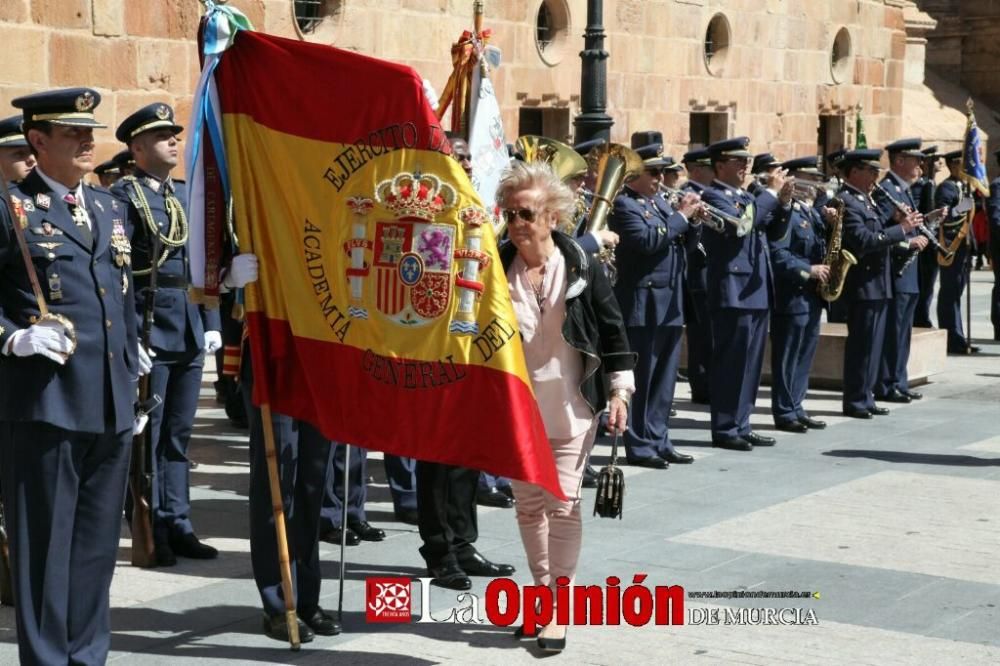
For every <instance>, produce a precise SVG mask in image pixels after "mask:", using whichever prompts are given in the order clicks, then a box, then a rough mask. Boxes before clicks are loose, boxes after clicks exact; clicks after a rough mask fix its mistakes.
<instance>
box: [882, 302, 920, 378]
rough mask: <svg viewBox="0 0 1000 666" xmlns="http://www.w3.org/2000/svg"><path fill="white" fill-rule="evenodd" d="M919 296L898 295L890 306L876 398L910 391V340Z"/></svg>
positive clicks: (887, 311)
mask: <svg viewBox="0 0 1000 666" xmlns="http://www.w3.org/2000/svg"><path fill="white" fill-rule="evenodd" d="M917 296H918V294H896V295H895V296H893V298H892V300H891V301H890V302H889V307H888V308H887V309H886V318H885V322H886V323H885V342H884V344H883V345H882V362H881V364H880V368H879V379H878V382H877V383H876V384H875V395H876V396H884V395H887V394H888V393H891V392H892V391H894V390H895V391H908V390H910V384H909V382H908V381H907V376H906V364H907V362H908V361H909V360H910V339H911V338H912V337H913V313H914V311H915V310H916V308H917Z"/></svg>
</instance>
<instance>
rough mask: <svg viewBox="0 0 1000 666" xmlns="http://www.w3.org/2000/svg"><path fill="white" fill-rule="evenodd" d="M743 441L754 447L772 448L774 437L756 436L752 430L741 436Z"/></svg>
mask: <svg viewBox="0 0 1000 666" xmlns="http://www.w3.org/2000/svg"><path fill="white" fill-rule="evenodd" d="M743 439H745V440H747V441H748V442H750V443H751V444H753V445H754V446H774V443H775V439H774V437H765V436H764V435H758V434H757V433H755V432H753V431H752V430H751V431H750V432H748V433H747V434H745V435H743Z"/></svg>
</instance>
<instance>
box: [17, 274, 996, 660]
mask: <svg viewBox="0 0 1000 666" xmlns="http://www.w3.org/2000/svg"><path fill="white" fill-rule="evenodd" d="M988 279H989V276H988V274H987V273H986V272H978V273H976V274H975V275H974V297H973V306H974V312H973V314H974V325H975V333H976V335H975V337H976V338H977V344H980V345H982V347H983V352H984V353H983V354H980V355H978V356H975V357H968V358H967V357H949V359H948V361H947V366H946V370H945V372H943V373H941V374H939V375H936V376H934V377H933V381H932V383H930V384H928V385H926V386H924V387H922V388H921V390H922V391H923V392H924V394H925V398H924V399H923V400H921V401H919V402H915V403H913V404H910V405H903V406H896V407H894V408H893V410H892V414H891V415H890V416H888V417H880V418H877V419H875V420H874V421H868V422H857V421H852V420H850V419H845V418H843V417H841V416H840V396H839V394H838V393H835V392H830V391H815V392H812V393H811V394H810V396H809V401H808V407H809V410H810V412H811V413H812V414H813V415H814V416H816V417H818V418H823V419H826V420H827V421H828V422H829V423H830V427H829V428H827V429H826V430H825V431H819V432H812V433H810V434H808V435H790V434H785V433H777V435H776V436H777V438H778V445H777V446H776V447H774V448H773V449H757V450H755V451H753V452H752V453H738V452H729V451H720V450H718V449H712V448H711V447H710V445H709V436H708V429H707V421H708V414H707V408H704V407H701V406H698V405H692V404H691V403H690V402H689V401H688V399H687V398H688V394H687V392H686V391H687V387H686V385H685V386H682V387H679V388H680V390H679V395H678V402H677V407H678V410H679V414H678V417H677V418H676V419H675V420H674V430H673V437H674V438H675V441H676V443H678V444H679V445H680V446H681V447H682V450H683V451H685V452H688V453H691V454H692V455H694V456H695V457H696V461H695V463H694V464H693V465H690V466H680V465H676V466H672V467H671V468H670V469H669V470H667V471H654V470H647V469H637V468H628V467H626V468H625V474H626V476H627V483H628V494H627V498H626V500H627V501H626V508H625V517H624V520H622V521H617V520H614V521H612V520H601V519H597V518H591V517H589V516H588V517H587V518H586V523H585V526H584V550H583V555H582V558H581V564H580V570H579V574H578V579H577V582H578V583H581V584H602V583H603V582H604V581H605V579H606V578H607V577H608V576H618V577H620V578H621V579H622V581H623V582H622V588H623V589H624V588H625V587H627V586H628V585H629V584H631V582H632V578H633V576H634V575H635V574H637V573H645V574H648V578H647V579H646V584H647V585H681V586H683V587H684V588H685V589H686V591H687V594H688V597H687V599H686V613H685V616H686V620H687V624H685V625H683V626H646V627H642V628H635V627H631V626H628V625H627V624H624V623H623V624H621V625H620V626H604V627H572V628H571V629H570V631H569V635H568V639H569V644H568V648H567V649H566V651H565V652H564V653H563V655H562V660H564V661H567V662H570V663H584V664H617V663H687V662H701V663H719V662H725V663H728V662H732V663H746V664H776V663H796V664H834V663H835V664H847V663H864V664H868V663H870V664H880V665H883V664H896V663H900V664H902V663H906V664H913V663H928V664H931V663H934V664H941V663H959V662H964V663H983V664H985V663H1000V610H998V605H1000V563H998V560H1000V427H998V424H1000V343H995V342H993V341H992V340H991V339H990V337H991V336H990V335H989V334H990V333H992V330H991V327H990V324H989V309H988V303H987V293H988V288H989V283H988ZM769 398H770V394H769V391H768V389H767V387H764V388H763V389H762V390H761V393H760V397H759V401H758V405H757V408H756V410H755V412H754V416H753V421H754V424H755V427H758V428H759V429H760V430H761V431H763V432H765V434H775V433H769V432H768V430H769V429H770V427H771V425H772V424H771V420H770V415H769V409H768V405H769ZM195 433H196V434H195V439H194V441H193V443H192V458H193V459H194V460H196V461H198V463H199V466H198V468H197V469H196V470H194V471H193V472H192V486H193V487H192V499H193V504H194V519H195V525H196V526H197V529H198V532H199V534H200V536H202V537H203V538H206V539H207V540H208V542H209V543H211V544H212V545H214V546H216V547H217V548H219V549H220V550H221V551H222V556H221V557H220V558H219V559H218V560H216V561H212V562H195V561H191V560H181V562H180V564H179V565H178V566H176V567H174V568H171V569H154V570H139V569H135V568H132V567H131V566H129V564H128V560H129V557H128V555H129V553H128V547H129V540H128V534H127V530H125V529H123V539H122V544H121V546H122V547H121V550H120V553H119V554H120V557H119V567H118V571H117V572H116V576H115V580H114V584H113V586H112V603H113V607H114V608H113V611H112V627H113V629H114V637H113V640H112V648H113V651H112V654H111V660H112V661H115V662H119V663H125V664H132V663H135V664H159V663H165V662H170V663H172V664H173V663H178V664H179V663H187V662H191V663H195V662H198V663H219V664H244V663H245V664H252V663H260V662H265V663H294V664H326V663H344V664H431V663H477V664H480V665H486V664H503V665H504V666H507V665H509V664H513V663H532V662H534V661H535V660H536V659H538V658H540V657H541V656H542V653H541V652H539V651H538V650H537V648H536V647H534V644H533V643H530V642H522V643H519V642H517V641H516V640H514V638H513V637H512V635H511V630H510V629H509V628H504V627H497V626H493V625H492V624H489V623H482V624H456V623H452V622H433V623H431V622H429V623H417V622H413V623H409V624H367V623H366V621H365V616H364V605H365V604H364V580H365V578H367V577H370V576H381V575H389V576H393V575H402V576H410V577H418V576H422V575H425V573H424V570H423V569H422V566H421V565H422V562H421V560H420V557H419V555H418V553H417V547H418V545H419V543H420V539H419V535H418V534H417V532H416V528H415V527H411V526H409V525H404V524H401V523H397V522H394V520H393V515H392V505H391V502H390V500H389V493H388V488H387V486H386V484H385V476H384V474H383V471H382V466H381V462H380V460H379V458H380V456H379V455H378V454H373V455H372V458H374V459H375V460H373V461H372V463H371V464H370V473H371V474H372V476H373V477H374V481H373V483H372V484H371V485H370V487H369V502H368V516H369V520H370V521H371V522H372V523H373V524H375V525H378V526H380V527H383V528H385V529H386V531H387V533H388V538H387V539H386V540H385V541H384V542H382V543H378V544H370V543H364V544H362V545H361V546H358V547H352V548H349V549H348V551H347V559H348V564H347V583H346V586H345V591H344V599H345V600H344V627H345V631H344V633H343V634H342V635H341V636H338V637H335V638H319V639H317V640H315V641H314V642H312V643H310V644H308V645H306V646H304V647H303V649H302V650H301V651H300V652H298V653H292V652H289V651H288V649H287V647H286V646H284V645H283V644H281V643H277V642H274V641H271V640H269V639H267V638H266V637H264V636H263V635H262V634H261V633H260V620H261V612H260V604H259V599H258V597H257V594H256V589H255V588H254V585H253V582H252V577H251V568H250V555H249V542H248V540H247V533H248V529H247V504H246V489H247V480H248V472H249V467H248V462H247V443H246V437H245V433H244V432H241V431H237V430H233V429H231V428H230V427H229V426H228V425H227V423H226V420H225V417H224V414H223V412H222V410H221V409H219V408H218V406H217V405H216V404H215V403H214V401H213V400H212V393H211V388H210V383H209V382H206V383H205V385H204V388H203V397H202V403H201V409H200V410H199V413H198V421H197V425H196V429H195ZM474 436H475V435H474V433H470V438H474ZM470 445H471V442H470ZM609 451H610V448H609V447H608V446H607V443H606V442H605V443H601V444H600V445H599V446H598V448H597V449H596V452H595V462H596V464H598V465H599V464H601V463H603V462H605V461H606V460H607V457H608V455H609ZM587 492H588V494H587V496H586V497H585V504H584V506H585V509H586V513H589V509H590V507H591V506H592V503H593V496H592V494H590V493H592V492H593V491H587ZM479 515H480V518H479V521H480V532H481V536H480V540H479V544H478V545H479V547H480V549H481V550H482V551H483V552H484V553H485V554H486V555H487V556H488V557H489V558H491V559H494V560H496V561H503V562H511V563H513V564H514V565H515V566H517V568H518V573H517V574H516V575H515V578H516V580H517V581H518V582H522V583H527V582H529V581H530V577H529V576H528V575H527V566H526V563H525V560H524V554H523V551H522V549H521V545H520V540H519V537H518V532H517V528H516V525H515V523H514V516H513V512H512V511H510V510H504V509H482V508H481V509H480V514H479ZM322 558H323V562H324V574H325V579H326V580H325V584H324V588H323V600H322V603H323V605H324V606H325V607H326V608H328V609H329V608H336V606H337V596H338V585H337V573H338V569H339V562H338V550H337V549H335V548H333V547H332V546H329V545H326V544H324V546H323V551H322ZM486 582H487V581H483V580H480V579H475V585H474V587H473V590H472V592H473V594H475V595H476V597H477V598H478V603H479V604H480V609H481V606H482V600H483V599H484V597H485V594H484V593H485V584H486ZM789 590H791V591H797V592H798V591H807V592H814V593H816V594H815V595H813V596H810V597H809V598H807V599H774V598H772V599H732V598H730V599H725V598H705V597H703V596H701V595H696V594H694V593H697V592H714V591H724V592H733V591H736V592H776V591H789ZM415 596H416V602H417V603H418V604H419V594H415ZM696 596H697V597H699V598H695V597H696ZM730 596H732V595H730ZM473 601H475V600H473ZM430 602H431V607H432V609H433V615H434V617H435V618H437V619H443V618H445V617H447V616H448V614H449V609H450V608H452V607H455V606H458V607H460V608H462V607H465V606H467V605H468V604H469V603H471V602H470V601H469V600H465V601H464V602H463V603H459V601H458V600H457V599H456V595H455V593H454V592H447V591H445V590H440V589H435V590H434V591H433V594H432V595H431V600H430ZM418 607H419V606H418ZM762 608H772V609H781V608H797V609H800V611H799V612H798V613H795V614H792V613H790V612H788V611H785V612H784V614H782V613H777V614H776V615H773V617H777V618H781V617H784V618H786V619H793V620H806V621H808V620H809V618H811V617H815V622H816V623H815V624H790V625H789V624H770V625H755V624H749V623H748V622H749V621H752V620H754V619H759V618H761V617H764V618H766V617H767V615H765V614H761V613H760V612H759V611H756V610H755V611H754V612H752V613H748V614H744V615H740V613H739V612H736V611H739V609H762ZM727 610H728V611H730V612H729V613H727V612H726V611H727ZM810 611H811V613H810ZM694 622H702V623H699V624H695V623H694ZM13 625H14V620H13V614H12V612H11V610H10V609H6V608H5V609H0V664H11V663H16V646H15V644H14V628H13Z"/></svg>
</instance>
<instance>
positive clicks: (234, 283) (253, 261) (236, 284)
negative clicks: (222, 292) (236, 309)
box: [222, 254, 257, 289]
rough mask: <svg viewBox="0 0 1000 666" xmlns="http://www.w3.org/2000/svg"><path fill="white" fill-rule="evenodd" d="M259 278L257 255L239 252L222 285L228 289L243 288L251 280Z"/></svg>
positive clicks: (254, 280)
mask: <svg viewBox="0 0 1000 666" xmlns="http://www.w3.org/2000/svg"><path fill="white" fill-rule="evenodd" d="M256 280H257V255H255V254H238V255H236V256H235V257H233V263H232V264H230V266H229V271H228V272H227V273H226V276H225V277H224V278H223V279H222V286H223V287H225V288H226V289H242V288H243V287H245V286H246V285H247V284H248V283H250V282H256Z"/></svg>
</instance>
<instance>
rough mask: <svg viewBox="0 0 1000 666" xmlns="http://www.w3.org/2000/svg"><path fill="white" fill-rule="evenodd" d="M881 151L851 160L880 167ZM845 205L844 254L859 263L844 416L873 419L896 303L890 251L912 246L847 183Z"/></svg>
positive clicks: (851, 294) (851, 304) (849, 300)
mask: <svg viewBox="0 0 1000 666" xmlns="http://www.w3.org/2000/svg"><path fill="white" fill-rule="evenodd" d="M881 154H882V151H881V150H855V151H850V152H848V153H847V156H846V158H845V159H846V160H847V161H851V162H861V163H863V164H866V165H868V166H871V167H873V168H876V169H877V168H878V167H879V158H880V156H881ZM837 196H838V197H840V199H841V200H842V201H843V202H844V237H843V246H844V249H846V250H848V251H849V252H851V253H852V254H853V255H854V256H855V257H857V259H858V265H857V266H855V267H854V268H852V269H851V270H850V271H849V272H848V274H847V279H846V282H845V285H844V291H843V296H842V297H841V299H840V300H843V301H844V302H845V303H846V305H847V342H846V345H845V348H844V397H843V410H844V414H845V415H847V416H853V417H856V418H871V416H872V414H873V413H875V412H877V411H879V409H880V408H877V407H876V405H875V394H874V389H875V383H876V382H877V381H878V376H879V366H880V362H881V359H882V348H883V345H884V342H885V323H886V310H887V309H888V307H889V303H890V302H891V300H892V289H893V279H892V269H891V266H890V260H889V253H890V249H891V248H892V247H893V246H895V245H899V244H900V243H903V242H905V241H906V234H905V233H904V232H903V228H902V227H901V226H899V225H894V226H886V224H885V222H884V219H885V218H884V217H883V216H882V214H881V213H880V212H879V209H878V207H877V206H876V205H875V202H874V201H873V200H872V198H871V196H870V195H868V194H867V193H865V192H861V191H859V190H857V189H856V188H854V187H853V186H851V185H849V184H847V183H845V184H844V186H843V187H842V188H841V189H840V192H839V193H838V195H837Z"/></svg>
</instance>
